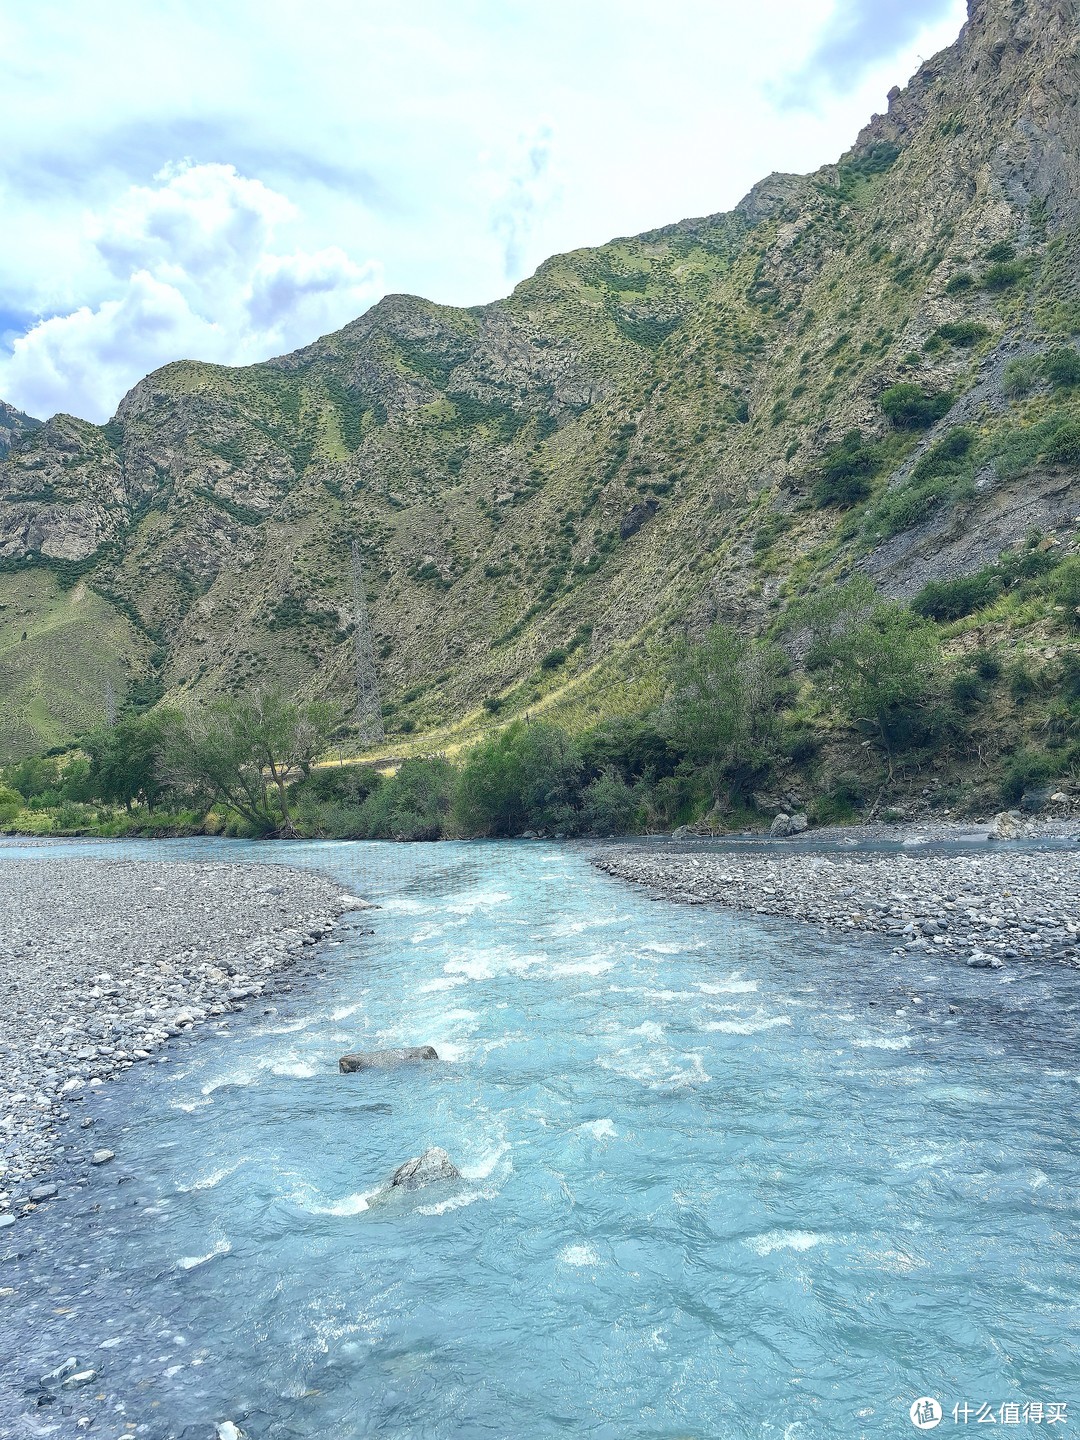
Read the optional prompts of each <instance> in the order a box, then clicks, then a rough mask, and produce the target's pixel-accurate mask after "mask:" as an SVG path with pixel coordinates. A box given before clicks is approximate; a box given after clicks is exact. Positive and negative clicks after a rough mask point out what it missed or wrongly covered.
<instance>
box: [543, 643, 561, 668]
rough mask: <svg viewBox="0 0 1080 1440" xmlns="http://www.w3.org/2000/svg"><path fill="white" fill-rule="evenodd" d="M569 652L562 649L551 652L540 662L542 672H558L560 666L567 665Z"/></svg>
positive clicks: (558, 648)
mask: <svg viewBox="0 0 1080 1440" xmlns="http://www.w3.org/2000/svg"><path fill="white" fill-rule="evenodd" d="M566 658H567V652H566V651H565V650H564V649H562V648H561V647H556V648H555V649H554V650H549V651H548V653H547V654H546V655H545V656H544V658H543V659H542V660H541V661H540V669H541V670H558V668H559V666H560V665H565V664H566Z"/></svg>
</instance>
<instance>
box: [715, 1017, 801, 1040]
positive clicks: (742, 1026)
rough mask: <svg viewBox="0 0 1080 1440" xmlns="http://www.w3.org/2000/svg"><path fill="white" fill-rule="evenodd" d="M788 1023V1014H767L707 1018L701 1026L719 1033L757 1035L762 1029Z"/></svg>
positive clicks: (773, 1028)
mask: <svg viewBox="0 0 1080 1440" xmlns="http://www.w3.org/2000/svg"><path fill="white" fill-rule="evenodd" d="M790 1024H791V1016H790V1015H767V1016H759V1017H758V1018H757V1019H756V1020H709V1021H708V1022H707V1023H706V1024H705V1025H704V1026H703V1027H702V1028H703V1029H705V1030H711V1031H714V1032H716V1033H718V1034H721V1035H759V1034H760V1033H761V1032H762V1031H763V1030H775V1029H776V1028H777V1026H783V1025H790Z"/></svg>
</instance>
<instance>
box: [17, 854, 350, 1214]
mask: <svg viewBox="0 0 1080 1440" xmlns="http://www.w3.org/2000/svg"><path fill="white" fill-rule="evenodd" d="M362 903H363V902H360V901H357V900H355V899H353V897H349V896H342V895H341V893H340V887H339V886H337V885H335V884H334V883H333V882H332V881H330V880H327V879H325V878H324V877H323V876H320V875H316V874H314V873H312V872H310V871H305V870H292V869H289V868H287V867H285V866H281V865H246V864H245V865H230V864H189V863H183V862H173V861H168V862H164V863H160V862H150V861H131V860H111V859H91V858H86V859H82V858H76V859H54V858H52V857H50V856H47V855H44V854H43V855H42V856H41V858H40V859H38V858H36V857H35V858H33V859H31V858H27V859H26V860H25V861H23V860H18V861H13V862H8V863H6V864H3V865H2V866H0V1228H2V1227H6V1226H10V1225H11V1224H12V1223H13V1219H14V1214H15V1212H16V1211H17V1210H18V1209H19V1208H20V1206H23V1205H25V1204H26V1203H28V1202H29V1203H33V1199H32V1197H36V1198H37V1199H38V1200H45V1199H48V1198H49V1193H46V1192H50V1193H55V1186H53V1185H51V1184H50V1183H49V1182H47V1181H39V1183H37V1184H36V1185H35V1184H34V1183H33V1177H34V1176H40V1175H41V1172H42V1171H43V1170H45V1169H46V1168H47V1167H48V1165H49V1164H50V1162H51V1161H52V1160H53V1159H54V1158H55V1157H56V1155H57V1153H58V1144H59V1142H58V1139H57V1131H56V1126H57V1124H58V1123H59V1122H62V1121H64V1120H67V1119H69V1118H70V1109H69V1105H70V1102H71V1101H72V1100H73V1099H77V1098H78V1097H79V1096H84V1095H85V1094H86V1093H87V1092H88V1091H89V1090H91V1089H93V1088H94V1087H96V1086H99V1085H101V1084H103V1083H104V1082H105V1081H106V1080H107V1079H108V1077H109V1076H111V1075H114V1074H116V1073H117V1072H119V1071H121V1070H126V1069H128V1068H129V1067H130V1066H132V1065H134V1064H137V1063H138V1062H139V1061H141V1060H146V1059H148V1058H149V1057H150V1055H151V1053H152V1052H153V1051H154V1050H155V1049H156V1048H157V1047H159V1046H160V1045H162V1044H163V1043H164V1042H166V1041H167V1040H168V1039H170V1038H171V1037H174V1036H177V1035H181V1034H183V1033H185V1032H186V1031H189V1030H191V1029H192V1028H193V1027H195V1026H196V1025H198V1024H199V1023H200V1022H202V1021H205V1020H207V1019H209V1018H211V1017H220V1016H224V1015H227V1014H228V1013H230V1012H231V1011H234V1010H239V1009H241V1008H242V1007H243V1006H244V1005H245V1004H246V1003H248V1002H250V1001H251V1000H252V999H254V998H255V997H257V996H259V995H261V994H263V992H264V991H265V990H266V988H267V986H268V984H269V983H270V982H271V980H272V977H273V976H274V975H275V974H276V973H277V972H279V971H281V970H283V969H284V968H285V967H286V966H288V965H289V964H290V963H292V962H294V961H295V960H296V958H297V957H299V956H300V955H302V954H303V953H304V952H305V950H306V948H307V947H309V946H312V945H314V944H316V943H317V942H318V941H319V940H321V939H322V938H323V936H325V935H327V934H328V933H329V931H330V930H332V928H333V927H334V925H335V923H336V922H337V920H338V917H339V916H340V915H341V914H342V912H343V911H344V910H346V909H352V908H357V907H358V906H359V905H361V904H362ZM93 1158H94V1159H95V1160H96V1161H97V1162H98V1163H107V1162H108V1160H109V1159H111V1155H110V1154H109V1152H108V1151H98V1152H97V1153H96V1154H95V1155H94V1157H93Z"/></svg>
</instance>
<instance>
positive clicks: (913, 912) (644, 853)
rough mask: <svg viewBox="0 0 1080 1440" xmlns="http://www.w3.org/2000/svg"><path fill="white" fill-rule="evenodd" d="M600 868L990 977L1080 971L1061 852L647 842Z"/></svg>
mask: <svg viewBox="0 0 1080 1440" xmlns="http://www.w3.org/2000/svg"><path fill="white" fill-rule="evenodd" d="M925 838H927V839H934V838H938V837H937V836H936V835H934V834H933V833H931V834H930V835H928V836H927V837H925ZM975 838H976V837H975V836H974V835H971V836H969V839H971V840H974V839H975ZM594 863H595V864H597V865H598V866H599V868H600V869H601V870H605V871H606V872H607V873H608V874H609V875H614V876H618V877H619V878H620V879H624V880H630V881H633V882H636V883H637V884H639V885H643V886H647V887H648V889H649V890H650V891H651V892H652V895H653V898H654V899H670V900H674V901H677V902H681V903H683V904H690V905H702V904H706V903H709V902H712V903H714V904H718V905H723V906H725V907H727V908H730V909H733V910H742V911H747V912H749V913H751V914H754V915H761V916H764V915H775V916H783V917H785V918H787V919H791V920H800V921H804V922H807V923H809V924H813V925H817V926H829V927H831V928H832V929H833V930H835V931H837V932H840V933H846V934H851V933H853V932H860V931H861V932H863V933H869V934H876V935H878V936H880V937H882V938H885V937H888V941H889V944H890V945H891V946H892V948H893V950H894V953H897V954H899V953H902V952H904V951H907V952H913V953H921V954H923V955H927V956H929V955H934V956H935V957H937V958H939V959H940V960H942V961H944V962H946V963H948V962H950V961H951V962H952V963H953V964H954V965H968V966H969V967H970V968H971V969H972V970H981V969H985V970H987V971H988V972H992V971H996V970H999V969H1000V968H1001V967H1002V966H1003V964H1004V963H1005V962H1014V961H1023V960H1029V959H1030V960H1040V961H1056V962H1058V963H1061V964H1066V965H1072V966H1076V967H1077V968H1080V866H1078V865H1077V863H1076V857H1075V854H1071V853H1068V852H1066V851H1064V850H1061V849H1044V850H1034V849H1025V850H1023V851H1021V850H1015V849H1007V850H1006V849H1002V850H994V849H990V850H986V849H984V848H982V846H980V847H979V848H978V849H975V848H973V847H969V848H968V849H967V851H966V853H950V854H935V853H933V852H932V851H930V849H929V847H928V846H914V847H910V848H908V849H907V850H905V851H903V852H898V851H893V852H890V853H881V852H879V851H878V852H875V851H864V852H861V853H859V852H848V853H838V852H837V851H835V850H833V851H827V850H824V849H820V850H814V849H799V850H786V851H785V849H784V847H783V846H780V845H777V846H775V847H773V848H771V849H769V850H767V851H761V850H759V851H755V852H751V853H745V852H744V853H738V852H736V851H731V852H727V853H719V854H717V853H715V852H698V853H693V854H677V853H672V852H671V851H670V850H668V849H666V848H663V849H661V848H657V847H655V846H650V845H648V844H647V843H646V842H643V843H640V844H638V845H636V846H633V847H631V846H629V845H625V844H624V845H620V846H619V847H618V848H617V849H612V850H604V851H601V852H600V853H599V854H598V855H597V856H596V857H595V862H594Z"/></svg>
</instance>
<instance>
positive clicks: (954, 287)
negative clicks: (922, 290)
mask: <svg viewBox="0 0 1080 1440" xmlns="http://www.w3.org/2000/svg"><path fill="white" fill-rule="evenodd" d="M974 284H975V280H974V277H973V276H972V274H971V271H970V270H958V271H957V272H956V274H955V275H954V276H953V277H952V279H951V280H950V281H949V283H948V284H947V285H946V286H945V294H946V295H959V294H961V293H962V292H963V291H965V290H970V289H971V287H972V286H973V285H974Z"/></svg>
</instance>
